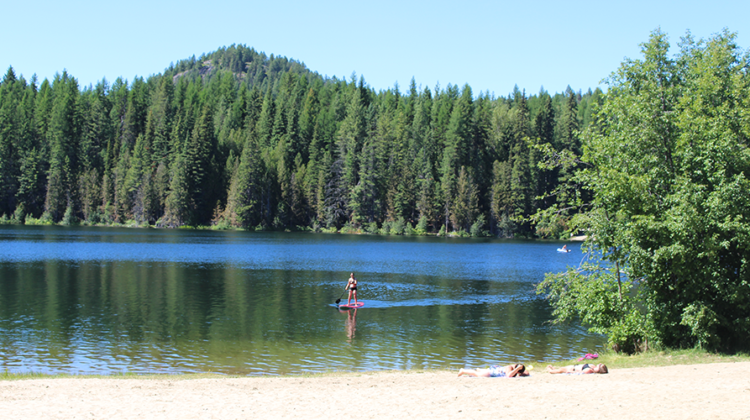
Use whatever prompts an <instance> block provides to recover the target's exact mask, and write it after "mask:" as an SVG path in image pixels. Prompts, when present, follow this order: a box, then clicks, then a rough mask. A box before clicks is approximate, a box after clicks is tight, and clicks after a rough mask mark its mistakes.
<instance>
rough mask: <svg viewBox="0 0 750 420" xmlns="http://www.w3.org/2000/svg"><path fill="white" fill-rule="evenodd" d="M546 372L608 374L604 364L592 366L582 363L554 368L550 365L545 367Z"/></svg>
mask: <svg viewBox="0 0 750 420" xmlns="http://www.w3.org/2000/svg"><path fill="white" fill-rule="evenodd" d="M547 372H549V373H582V374H587V373H608V372H609V370H607V366H606V365H605V364H604V363H599V364H598V365H592V364H588V363H584V364H582V365H569V366H563V367H559V368H556V367H554V366H552V365H549V366H547Z"/></svg>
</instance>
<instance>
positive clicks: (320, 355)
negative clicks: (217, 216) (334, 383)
mask: <svg viewBox="0 0 750 420" xmlns="http://www.w3.org/2000/svg"><path fill="white" fill-rule="evenodd" d="M560 246H562V244H561V243H557V242H539V241H536V242H533V241H507V240H497V239H455V238H448V239H446V238H433V237H429V238H425V237H379V236H357V235H326V234H310V233H258V232H215V231H190V230H180V231H177V230H158V229H116V228H86V227H58V226H28V227H27V226H7V225H5V226H0V369H2V370H7V371H9V372H43V373H61V372H63V373H76V374H112V373H119V372H136V373H182V372H209V371H210V372H220V373H227V374H240V375H254V374H274V375H275V374H289V373H291V374H299V373H307V372H321V371H334V370H337V371H372V370H386V369H422V368H424V369H435V368H446V369H456V370H457V369H458V368H460V367H465V366H473V367H482V366H486V365H488V364H496V363H511V362H515V361H519V362H527V363H534V364H537V363H538V364H539V365H541V364H542V363H544V362H546V361H553V360H555V361H559V360H561V359H567V358H572V357H575V356H579V355H582V354H583V353H587V352H594V351H599V350H601V349H602V346H603V344H604V341H605V340H604V338H603V337H601V336H597V335H593V334H589V333H587V332H586V330H585V329H584V328H582V327H581V326H580V325H577V324H572V325H568V326H553V325H550V324H549V323H548V321H549V320H550V318H551V316H550V312H551V310H550V308H549V306H548V304H547V303H546V301H545V300H544V299H542V298H540V297H539V296H537V295H536V293H535V290H534V286H535V284H536V283H538V282H540V281H541V280H542V279H543V278H544V273H545V272H555V271H561V270H564V269H565V267H566V266H567V265H577V264H578V263H579V262H580V259H581V252H580V248H579V245H578V244H573V245H572V246H571V245H569V248H571V249H572V250H573V252H570V253H567V254H564V253H559V252H557V250H556V249H557V248H558V247H560ZM352 271H353V272H354V273H355V275H356V277H357V279H358V280H359V288H358V289H359V290H358V291H359V293H360V295H359V297H360V299H361V300H363V301H364V302H365V306H364V307H363V308H361V309H358V310H350V311H345V310H339V309H338V308H337V307H336V305H335V301H336V299H337V298H339V297H341V295H342V292H343V291H344V286H345V285H346V280H347V278H348V277H349V273H350V272H352ZM343 302H346V296H344V300H343ZM539 367H541V366H539Z"/></svg>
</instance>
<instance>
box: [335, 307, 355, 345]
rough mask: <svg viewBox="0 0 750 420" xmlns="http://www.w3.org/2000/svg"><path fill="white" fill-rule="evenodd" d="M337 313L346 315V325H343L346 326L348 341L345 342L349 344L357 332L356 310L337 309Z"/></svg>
mask: <svg viewBox="0 0 750 420" xmlns="http://www.w3.org/2000/svg"><path fill="white" fill-rule="evenodd" d="M339 312H340V313H342V314H346V323H345V324H344V325H345V326H346V338H347V339H348V340H347V341H348V342H350V343H351V342H352V339H353V338H354V334H355V333H356V332H357V308H354V309H344V308H339Z"/></svg>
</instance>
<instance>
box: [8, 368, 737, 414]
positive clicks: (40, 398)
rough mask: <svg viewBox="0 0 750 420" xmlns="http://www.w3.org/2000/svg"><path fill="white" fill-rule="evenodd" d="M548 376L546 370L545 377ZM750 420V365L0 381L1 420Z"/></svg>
mask: <svg viewBox="0 0 750 420" xmlns="http://www.w3.org/2000/svg"><path fill="white" fill-rule="evenodd" d="M540 370H542V371H541V372H540ZM336 417H338V418H342V417H351V418H357V419H391V418H393V419H413V418H418V419H434V418H437V419H498V418H501V419H502V418H518V419H545V418H546V419H576V418H587V419H609V418H612V419H615V418H616V419H634V418H639V419H714V418H716V419H750V362H743V363H716V364H705V365H689V366H669V367H658V368H638V369H612V370H611V371H610V373H609V374H607V375H550V374H547V373H545V372H543V369H542V366H538V367H537V369H536V370H535V371H532V376H531V377H528V378H520V379H504V378H468V377H461V378H458V377H456V372H424V373H418V372H379V373H363V374H341V375H329V376H318V377H250V378H217V379H213V378H208V379H180V377H165V378H159V379H118V378H107V379H98V378H86V377H80V378H71V379H25V380H15V381H0V418H2V419H6V420H8V419H279V418H282V419H284V418H290V419H292V418H293V419H308V418H320V419H332V418H336Z"/></svg>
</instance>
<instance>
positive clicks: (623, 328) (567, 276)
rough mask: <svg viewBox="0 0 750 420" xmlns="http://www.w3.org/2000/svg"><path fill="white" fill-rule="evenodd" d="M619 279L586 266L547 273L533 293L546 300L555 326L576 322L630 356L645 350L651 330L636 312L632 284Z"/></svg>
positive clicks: (608, 271) (615, 272) (614, 271)
mask: <svg viewBox="0 0 750 420" xmlns="http://www.w3.org/2000/svg"><path fill="white" fill-rule="evenodd" d="M621 276H622V275H621V273H620V272H619V271H618V270H617V269H612V268H604V267H602V266H599V265H593V264H588V263H587V264H584V265H583V266H582V267H581V268H580V269H574V268H569V269H568V271H567V272H564V273H556V274H547V275H546V276H545V278H544V281H543V282H541V283H540V284H539V285H538V286H537V293H538V294H544V295H546V296H547V297H548V298H549V300H550V302H551V304H552V306H553V308H554V310H553V312H552V315H553V316H554V317H555V322H556V323H562V322H567V321H571V320H575V319H580V321H581V323H582V324H583V325H586V326H588V327H589V331H591V332H594V333H597V334H604V335H606V336H607V337H608V339H609V343H610V345H611V346H612V348H614V349H616V350H618V351H625V352H627V353H633V352H635V351H637V350H640V349H645V348H646V344H647V343H646V342H645V341H643V338H644V337H647V336H649V335H650V334H651V333H652V330H651V327H650V326H649V323H648V318H647V317H646V316H645V314H644V313H643V312H642V311H641V310H639V309H638V307H639V306H638V301H639V298H638V296H637V288H636V285H635V284H634V283H633V282H632V281H630V280H623V279H622V278H621Z"/></svg>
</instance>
